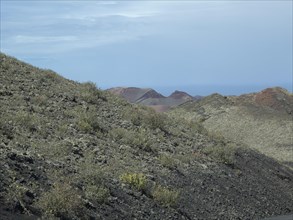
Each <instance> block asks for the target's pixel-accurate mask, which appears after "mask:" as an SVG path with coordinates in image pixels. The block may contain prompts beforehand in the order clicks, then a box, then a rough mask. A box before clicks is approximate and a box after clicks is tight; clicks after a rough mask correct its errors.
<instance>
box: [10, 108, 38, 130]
mask: <svg viewBox="0 0 293 220" xmlns="http://www.w3.org/2000/svg"><path fill="white" fill-rule="evenodd" d="M14 121H15V123H16V124H18V125H20V126H22V127H23V128H27V129H29V130H30V131H36V130H37V126H38V124H39V121H38V118H37V117H36V115H34V114H29V113H27V112H23V111H19V112H17V114H16V115H15V118H14Z"/></svg>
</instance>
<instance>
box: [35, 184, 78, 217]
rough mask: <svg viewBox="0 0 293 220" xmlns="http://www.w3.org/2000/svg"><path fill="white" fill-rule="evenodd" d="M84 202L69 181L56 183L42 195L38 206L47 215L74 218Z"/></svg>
mask: <svg viewBox="0 0 293 220" xmlns="http://www.w3.org/2000/svg"><path fill="white" fill-rule="evenodd" d="M82 205H83V203H82V200H81V197H80V196H79V195H78V192H77V191H76V190H75V189H73V188H72V187H71V186H70V185H69V184H68V183H59V182H58V183H55V184H54V185H53V187H52V188H51V190H49V191H48V192H45V193H44V194H43V195H41V196H40V199H39V201H38V202H37V206H38V207H39V208H41V209H42V210H43V211H44V212H45V214H46V215H49V216H56V217H62V218H73V217H74V216H76V214H77V213H78V211H79V210H80V209H81V207H82Z"/></svg>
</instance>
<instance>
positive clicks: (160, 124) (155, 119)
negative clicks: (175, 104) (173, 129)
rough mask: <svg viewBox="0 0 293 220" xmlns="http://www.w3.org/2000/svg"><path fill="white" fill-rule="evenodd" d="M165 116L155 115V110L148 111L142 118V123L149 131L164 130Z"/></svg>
mask: <svg viewBox="0 0 293 220" xmlns="http://www.w3.org/2000/svg"><path fill="white" fill-rule="evenodd" d="M166 120H167V116H166V115H164V114H163V113H157V112H155V110H153V109H150V110H149V111H148V113H147V114H146V115H144V117H143V122H144V124H145V125H146V126H148V127H149V128H151V129H157V128H158V129H160V130H164V129H165V126H166Z"/></svg>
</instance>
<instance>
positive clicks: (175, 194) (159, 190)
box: [152, 185, 179, 207]
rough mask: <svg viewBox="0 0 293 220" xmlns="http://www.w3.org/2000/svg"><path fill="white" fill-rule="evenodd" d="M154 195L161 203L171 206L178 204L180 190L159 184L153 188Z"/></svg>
mask: <svg viewBox="0 0 293 220" xmlns="http://www.w3.org/2000/svg"><path fill="white" fill-rule="evenodd" d="M152 196H153V198H154V200H155V201H157V202H158V203H160V204H161V205H163V206H167V207H169V206H174V205H176V203H177V201H178V198H179V191H178V190H172V189H168V188H167V187H164V186H161V185H157V186H155V187H154V189H153V192H152Z"/></svg>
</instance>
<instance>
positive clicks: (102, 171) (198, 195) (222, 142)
mask: <svg viewBox="0 0 293 220" xmlns="http://www.w3.org/2000/svg"><path fill="white" fill-rule="evenodd" d="M0 71H1V72H0V108H1V109H0V112H1V113H0V169H1V172H0V219H3V220H6V219H13V220H14V219H27V220H31V219H109V220H110V219H150V220H151V219H152V220H153V219H158V220H159V219H187V220H191V219H192V220H193V219H225V220H226V219H263V218H268V217H271V216H278V215H289V214H292V213H293V206H292V201H293V167H292V162H293V158H292V112H293V111H292V110H293V96H292V94H291V93H289V92H288V91H286V90H284V89H282V88H268V89H266V90H263V91H262V92H259V93H251V94H246V95H242V96H228V97H227V96H222V95H220V94H213V95H211V96H207V97H192V96H190V95H188V94H186V93H184V92H179V91H177V92H174V93H173V94H172V95H170V96H169V97H164V96H162V95H160V94H159V93H157V92H156V91H154V90H152V89H139V88H114V89H110V90H107V91H102V90H99V89H98V88H97V87H96V85H95V84H94V83H92V82H87V83H78V82H75V81H72V80H69V79H65V78H63V77H61V76H60V75H58V74H57V73H55V72H53V71H51V70H44V69H40V68H37V67H34V66H32V65H30V64H27V63H24V62H22V61H20V60H17V59H15V58H13V57H10V56H8V55H5V54H3V53H1V54H0ZM101 74H102V73H101ZM113 93H114V94H113ZM120 96H122V97H120Z"/></svg>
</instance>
